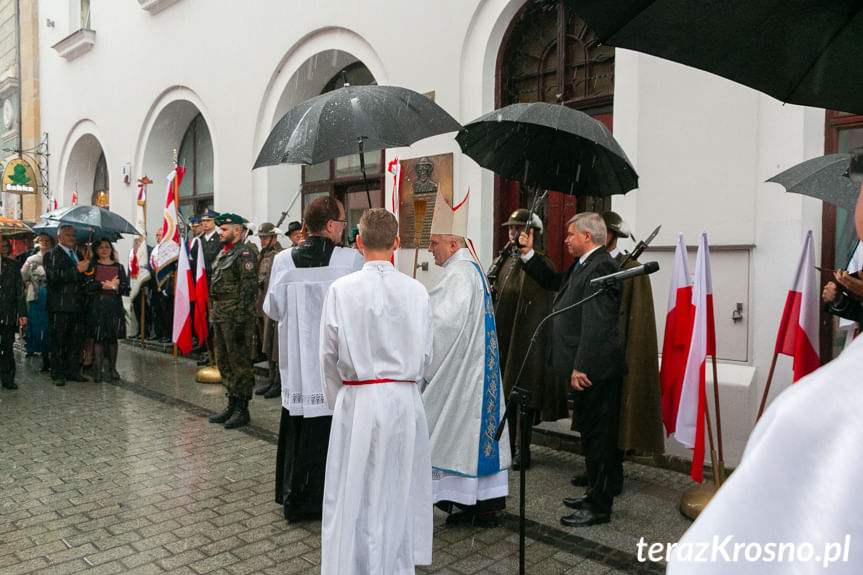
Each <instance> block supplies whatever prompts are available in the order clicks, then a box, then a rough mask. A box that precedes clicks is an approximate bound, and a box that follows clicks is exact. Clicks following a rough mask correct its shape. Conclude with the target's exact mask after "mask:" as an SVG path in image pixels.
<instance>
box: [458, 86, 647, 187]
mask: <svg viewBox="0 0 863 575" xmlns="http://www.w3.org/2000/svg"><path fill="white" fill-rule="evenodd" d="M456 141H457V142H458V143H459V145H460V146H461V149H462V151H463V152H464V153H465V154H467V155H468V156H470V157H471V158H473V159H474V160H476V162H477V163H478V164H479V165H480V166H482V167H484V168H488V169H489V170H492V171H494V172H497V173H498V174H500V175H502V176H505V177H507V178H509V179H511V180H517V181H519V182H522V183H523V184H527V185H529V186H534V187H537V188H544V189H548V190H555V191H558V192H563V193H566V194H577V195H585V196H610V195H612V194H625V193H626V192H628V191H629V190H631V189H633V188H637V187H638V174H636V173H635V169H634V168H633V167H632V164H630V162H629V159H628V158H627V157H626V153H624V151H623V148H621V147H620V144H618V142H617V140H615V139H614V136H612V135H611V132H609V131H608V128H606V127H605V126H604V125H603V124H602V122H599V121H598V120H595V119H593V118H591V117H590V116H588V115H587V114H585V113H584V112H579V111H577V110H573V109H571V108H567V107H566V106H561V105H557V104H546V103H543V102H533V103H529V104H512V105H510V106H506V107H504V108H501V109H499V110H495V111H493V112H489V113H488V114H485V115H484V116H480V117H479V118H477V119H476V120H474V121H473V122H470V123H468V124H466V125H465V127H464V128H463V129H462V130H461V131H460V132H459V133H458V135H457V136H456Z"/></svg>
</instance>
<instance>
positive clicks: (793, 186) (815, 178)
mask: <svg viewBox="0 0 863 575" xmlns="http://www.w3.org/2000/svg"><path fill="white" fill-rule="evenodd" d="M850 158H851V154H829V155H827V156H819V157H817V158H812V159H810V160H806V161H805V162H800V163H799V164H796V165H794V166H791V167H790V168H788V169H787V170H785V171H784V172H781V173H779V174H776V175H775V176H773V177H772V178H770V179H769V180H767V181H768V182H775V183H777V184H781V185H783V186H784V187H785V191H787V192H792V193H795V194H803V195H805V196H811V197H813V198H818V199H819V200H824V201H825V202H830V203H831V204H834V205H837V206H839V207H840V208H843V209H845V210H848V211H849V212H850V213H852V214H853V213H854V208H855V206H856V205H857V196H858V195H859V193H860V184H859V183H856V182H854V181H852V180H851V178H849V177H848V162H849V161H850Z"/></svg>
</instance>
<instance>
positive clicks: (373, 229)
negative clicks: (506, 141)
mask: <svg viewBox="0 0 863 575" xmlns="http://www.w3.org/2000/svg"><path fill="white" fill-rule="evenodd" d="M397 234H398V222H397V221H396V219H395V216H394V215H393V214H392V213H390V212H388V211H386V210H385V209H383V208H374V209H371V210H369V211H367V212H366V213H365V214H363V217H362V219H360V224H359V238H358V245H359V246H360V249H362V250H363V253H364V255H365V262H366V263H365V265H364V266H363V269H362V270H361V271H359V272H356V273H353V274H350V275H348V276H345V277H343V278H340V279H338V280H336V281H335V282H333V284H332V285H331V286H330V289H329V291H328V292H327V296H326V300H325V302H324V312H323V317H322V319H321V347H320V368H321V380H322V382H323V386H324V397H325V398H326V402H327V406H328V407H329V408H331V409H333V410H334V413H333V424H332V429H331V431H330V445H329V450H328V452H327V468H326V469H327V471H326V479H325V482H324V511H323V524H322V526H321V573H323V574H325V575H329V574H331V575H354V574H355V575H365V574H368V573H375V574H380V575H394V574H408V573H414V565H429V564H430V563H431V557H432V497H431V490H432V487H431V458H430V456H429V436H428V424H427V423H426V416H425V411H424V410H423V403H422V399H421V398H420V392H419V385H420V384H421V382H422V380H423V374H424V373H425V370H426V367H427V366H428V365H429V363H430V361H431V355H432V318H431V309H430V308H429V296H428V293H427V292H426V289H425V287H423V285H422V284H421V283H419V282H418V281H416V280H414V279H411V278H410V277H408V276H407V275H405V274H403V273H401V272H399V271H398V270H396V269H395V268H394V267H393V265H392V264H391V263H390V257H391V256H392V253H393V250H394V249H395V248H397V247H398V236H397Z"/></svg>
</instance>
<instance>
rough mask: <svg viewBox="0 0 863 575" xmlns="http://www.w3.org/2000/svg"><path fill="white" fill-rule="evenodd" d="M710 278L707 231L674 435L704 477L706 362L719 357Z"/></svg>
mask: <svg viewBox="0 0 863 575" xmlns="http://www.w3.org/2000/svg"><path fill="white" fill-rule="evenodd" d="M712 283H713V282H712V281H711V277H710V252H709V248H708V247H707V234H706V233H704V232H702V233H701V241H700V242H699V243H698V255H697V256H696V258H695V286H694V287H693V289H692V306H693V308H694V309H693V315H694V319H693V322H692V339H691V340H690V343H689V355H688V357H687V358H686V369H685V370H684V373H683V385H682V387H681V390H680V405H679V407H678V410H677V423H676V426H675V432H674V438H675V439H677V441H679V442H680V443H682V444H683V445H685V446H686V447H688V448H690V449H692V450H693V452H692V470H691V471H690V476H691V477H692V479H693V480H695V481H697V482H699V483H701V482H702V480H703V479H704V477H703V474H704V414H705V410H706V409H707V404H706V398H705V391H704V365H705V363H706V362H707V356H708V355H712V356H714V357H715V356H716V328H715V326H714V323H713V285H712Z"/></svg>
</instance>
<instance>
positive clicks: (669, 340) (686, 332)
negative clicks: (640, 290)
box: [659, 234, 692, 435]
mask: <svg viewBox="0 0 863 575" xmlns="http://www.w3.org/2000/svg"><path fill="white" fill-rule="evenodd" d="M691 329H692V286H691V285H690V280H689V261H688V260H687V258H686V245H685V243H684V242H683V234H678V236H677V247H676V248H675V250H674V267H673V268H672V272H671V287H670V289H669V290H668V314H667V315H666V317H665V337H664V338H663V342H662V368H661V369H660V370H659V381H660V382H661V385H662V421H663V423H664V424H665V432H666V434H668V435H671V434H672V433H674V431H675V426H676V425H677V407H678V404H679V403H680V387H681V385H683V371H684V369H686V354H687V352H688V351H689V336H690V330H691Z"/></svg>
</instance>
